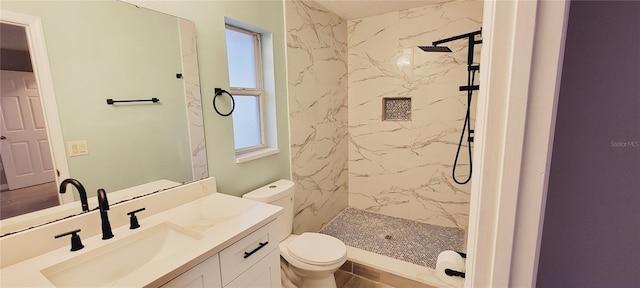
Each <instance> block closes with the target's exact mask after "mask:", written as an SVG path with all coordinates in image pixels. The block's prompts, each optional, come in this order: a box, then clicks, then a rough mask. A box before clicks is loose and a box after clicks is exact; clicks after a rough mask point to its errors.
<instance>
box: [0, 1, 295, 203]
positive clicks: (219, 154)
mask: <svg viewBox="0 0 640 288" xmlns="http://www.w3.org/2000/svg"><path fill="white" fill-rule="evenodd" d="M113 2H115V1H100V2H89V3H94V4H83V2H81V1H77V2H67V4H68V5H70V6H72V7H75V6H82V5H108V3H113ZM127 2H135V1H127ZM34 3H35V2H30V1H29V2H9V1H3V3H2V9H7V10H13V11H16V12H21V13H25V14H31V15H36V16H40V17H42V18H43V25H44V26H45V34H46V35H45V37H46V41H47V46H48V50H49V51H50V52H49V57H50V62H51V69H52V73H53V74H54V79H53V80H54V86H55V89H56V97H57V98H58V105H74V106H72V108H70V110H72V112H71V113H73V114H79V115H80V117H82V119H91V118H93V117H97V116H99V115H102V114H107V113H111V114H109V115H113V116H112V117H108V118H105V119H108V120H104V121H102V122H99V123H98V124H96V125H95V126H92V127H86V126H87V123H86V122H88V121H84V120H81V121H77V122H74V121H72V120H70V119H69V118H68V117H67V116H65V115H67V114H68V113H66V112H64V111H61V118H62V119H61V122H62V125H63V126H64V127H63V129H65V130H66V126H67V125H70V126H73V127H74V128H78V129H83V130H86V129H87V128H89V129H91V128H97V127H99V128H100V129H106V131H107V132H101V133H94V134H99V135H87V136H83V135H81V134H78V133H79V132H77V133H76V132H69V133H67V132H66V131H65V133H64V134H65V135H64V137H65V141H71V140H83V139H81V138H79V137H81V136H82V137H84V139H87V140H89V150H90V153H91V154H90V155H92V154H94V153H97V151H101V150H103V149H104V150H108V152H109V153H108V154H107V155H108V156H107V157H110V158H121V159H117V161H115V165H109V166H106V165H104V164H103V165H101V164H99V163H98V164H91V165H90V166H98V167H99V168H100V170H99V171H97V172H87V173H85V174H84V175H83V176H82V179H84V178H90V177H96V178H97V179H96V181H98V179H99V181H100V182H99V183H105V185H103V186H107V185H106V184H107V183H109V182H110V181H111V180H110V179H114V177H113V176H109V175H108V174H107V173H109V172H110V171H113V170H124V171H127V172H129V173H127V175H126V176H125V177H127V178H132V180H140V181H141V182H146V181H144V180H146V179H144V177H140V176H139V175H138V174H137V173H138V172H139V171H145V170H149V169H160V168H171V167H170V166H171V164H168V163H169V162H165V161H163V160H160V159H155V158H153V157H154V156H153V155H156V156H157V155H162V154H173V155H174V156H175V155H179V156H178V157H180V158H181V160H185V161H189V160H188V159H182V158H183V157H188V154H187V155H184V153H183V152H184V151H188V149H189V147H188V142H187V143H183V144H175V145H174V146H172V147H170V148H169V149H173V151H174V152H173V153H156V152H153V150H156V149H160V148H159V147H158V146H164V145H168V143H165V142H169V141H168V140H167V139H164V138H154V139H151V142H153V143H154V145H149V146H146V145H145V146H143V147H144V149H143V150H142V151H140V152H137V153H136V154H138V155H140V154H144V155H145V156H147V157H151V158H153V160H152V161H149V162H148V163H134V162H140V161H130V160H129V159H133V158H132V157H127V156H125V155H123V152H122V151H121V149H125V148H126V147H125V146H127V145H134V146H140V145H142V140H136V141H130V140H126V139H129V138H131V137H133V136H135V135H138V134H147V132H148V130H144V129H143V130H140V129H137V130H136V131H137V132H131V133H130V134H128V135H123V136H118V137H119V138H120V139H122V142H121V143H122V144H121V145H113V144H107V143H113V141H111V142H107V141H106V140H104V141H102V140H99V139H104V138H109V139H113V138H114V137H116V136H115V134H116V133H119V132H117V131H118V130H119V128H118V127H122V126H133V125H137V124H138V123H144V122H156V121H161V120H163V119H164V120H171V121H170V122H171V123H165V124H163V125H162V126H159V127H158V128H156V129H157V130H160V131H169V130H171V131H174V130H175V129H176V127H174V126H176V125H177V123H178V122H179V121H178V119H176V118H182V117H184V115H182V114H181V113H184V112H180V113H179V112H177V111H176V112H175V113H167V112H162V110H161V109H158V108H157V107H154V106H153V105H151V106H146V105H139V106H132V107H122V108H120V107H119V108H118V110H116V109H113V108H114V107H108V106H107V105H106V104H103V103H104V99H106V98H118V97H117V96H115V95H108V96H107V95H99V94H100V91H101V90H102V88H98V87H97V86H96V85H98V84H97V83H96V82H98V83H106V82H107V80H109V83H111V82H112V79H95V78H97V77H95V76H94V74H93V73H94V72H96V70H97V69H94V68H88V69H86V70H83V71H73V74H74V77H77V76H83V77H84V79H85V80H84V81H83V82H86V84H85V85H84V86H83V88H82V89H75V88H74V89H66V90H64V88H59V87H58V86H59V85H60V84H58V83H57V82H59V79H58V76H56V72H57V70H56V69H61V68H60V67H61V65H63V64H64V63H61V62H60V61H58V60H56V59H55V56H54V55H52V54H54V53H52V52H53V50H52V49H56V47H57V46H59V47H58V48H62V49H73V51H66V52H70V53H74V54H75V53H81V52H80V51H78V50H80V49H77V48H78V47H72V45H69V44H64V43H60V44H59V45H57V44H56V43H55V41H54V40H52V39H51V40H50V39H49V38H51V36H50V35H48V34H50V33H54V32H50V31H51V29H50V28H47V27H46V26H47V23H49V22H52V21H57V23H62V24H64V25H65V26H74V27H72V28H73V29H79V30H80V29H81V28H82V27H75V26H83V25H85V24H84V21H83V19H84V20H86V19H91V18H104V20H105V21H108V22H109V23H110V24H112V25H117V26H120V23H121V22H123V21H133V22H135V23H142V22H143V21H140V20H139V18H136V17H141V16H132V17H133V18H132V19H129V18H128V17H127V16H118V17H114V16H110V15H107V14H106V10H104V11H102V12H100V13H98V15H88V14H85V13H76V14H80V15H81V16H78V15H60V14H59V13H60V11H55V10H53V9H47V8H46V6H47V5H50V4H49V3H51V2H45V3H44V4H43V3H37V4H38V5H34ZM85 3H86V2H85ZM95 3H98V4H95ZM118 4H124V3H118ZM125 5H128V6H130V5H129V4H125ZM136 5H139V6H141V7H148V8H150V9H153V10H157V11H160V12H164V13H167V14H171V15H175V16H178V17H182V18H185V19H189V20H192V21H194V22H195V25H196V33H197V36H196V37H197V46H198V59H199V60H198V62H199V70H200V82H201V91H202V98H203V99H202V104H203V110H204V112H203V114H204V123H205V124H204V125H205V134H206V135H205V137H206V145H207V158H208V164H209V175H210V176H215V177H216V179H217V182H218V190H219V191H220V192H223V193H227V194H232V195H238V196H239V195H241V194H243V193H244V192H246V191H249V190H251V189H254V188H256V187H259V186H261V185H264V184H267V183H269V182H271V181H275V180H277V179H282V178H287V179H290V177H291V176H290V175H291V174H290V162H289V127H288V109H287V90H286V89H287V88H286V85H287V83H286V70H285V69H286V62H285V61H286V60H285V48H286V47H285V34H284V33H285V30H284V8H283V2H282V1H143V2H136ZM34 6H36V7H34ZM50 14H51V15H50ZM53 16H56V17H55V19H53ZM74 17H80V19H77V20H74V21H71V20H70V19H74ZM225 17H227V18H229V19H233V20H236V21H240V22H243V23H246V24H248V25H251V26H254V27H256V28H258V29H260V30H263V31H269V32H271V35H272V42H273V66H274V75H272V77H273V79H274V81H273V82H274V84H275V89H274V90H275V93H274V95H271V97H274V98H275V105H276V107H275V110H276V115H275V120H276V123H277V131H278V137H277V143H278V148H279V149H280V153H278V154H276V155H271V156H267V157H264V158H260V159H256V160H252V161H249V162H245V163H240V164H237V163H236V162H235V153H234V146H233V127H232V121H231V117H227V118H225V117H221V116H219V115H217V114H216V113H215V112H214V110H213V107H212V106H211V100H212V98H213V91H214V88H216V87H221V88H224V89H227V88H228V87H229V79H228V75H227V60H226V46H225V33H224V25H225ZM158 21H159V20H158ZM163 25H165V24H163V23H160V22H158V23H157V26H156V25H154V26H153V27H156V28H159V27H164V28H161V29H163V31H164V33H177V32H176V31H174V30H176V28H170V27H167V26H163ZM84 30H87V29H84ZM55 33H64V32H55ZM143 34H146V33H138V34H137V35H138V36H140V37H143V36H145V37H146V36H151V35H143ZM149 34H152V33H149ZM91 37H92V35H91V33H89V34H85V35H83V36H82V37H80V39H87V38H89V39H91ZM67 38H69V37H67ZM71 40H74V39H67V40H66V41H71ZM75 40H77V39H75ZM83 42H90V41H83ZM91 42H93V43H90V44H92V45H96V46H97V47H104V46H102V45H108V41H105V40H104V39H98V40H96V41H91ZM159 47H162V48H166V49H169V47H164V45H156V48H159ZM175 49H178V47H175ZM152 50H153V49H150V48H143V47H140V51H141V52H144V53H152V52H151V51H152ZM110 51H112V50H111V49H106V47H105V49H103V50H102V51H101V52H102V53H103V54H102V55H103V56H105V57H107V56H109V54H110ZM91 61H97V59H93V60H91ZM109 61H110V62H115V63H122V64H124V63H125V62H127V61H126V60H124V59H117V58H116V59H109ZM88 64H89V65H90V66H91V67H99V66H98V65H97V63H88ZM167 65H173V64H167ZM176 65H178V63H176ZM140 66H142V65H140ZM176 67H180V66H179V65H178V66H176ZM177 69H178V70H179V69H180V68H177ZM145 71H147V72H148V73H149V74H153V75H147V76H149V77H151V78H153V79H152V80H153V82H152V83H155V85H166V84H168V83H171V82H172V81H173V82H179V81H175V80H176V79H175V75H156V74H155V73H156V71H155V69H146V70H145ZM113 77H115V75H114V76H113ZM172 77H173V78H172ZM88 83H91V84H88ZM108 86H116V88H119V89H120V90H119V92H118V93H117V94H120V95H123V94H122V93H123V92H122V91H126V92H127V93H132V92H131V91H130V90H129V89H128V88H129V87H128V86H129V85H126V84H120V82H118V83H116V84H112V85H108ZM148 86H149V87H147V88H153V86H154V85H148ZM180 89H182V88H181V86H180ZM72 90H79V91H76V92H78V93H80V94H82V95H83V97H85V98H88V97H92V98H94V97H95V98H96V99H98V100H99V101H97V102H96V103H98V104H95V105H94V104H90V103H88V102H76V101H65V100H63V98H62V97H66V96H65V95H66V93H68V91H72ZM161 90H162V91H161V92H158V93H161V94H155V96H145V97H144V98H148V97H158V98H160V99H161V103H162V106H163V108H164V106H165V105H167V106H168V102H167V101H168V99H170V97H172V95H173V92H168V90H169V88H167V89H161ZM63 91H64V92H63ZM176 91H177V88H176ZM143 92H144V94H148V93H149V92H148V91H146V90H145V91H141V92H136V93H135V94H142V93H143ZM69 93H70V92H69ZM180 95H182V93H180ZM123 98H124V96H123ZM165 99H167V100H165ZM74 103H75V104H74ZM165 103H167V104H165ZM146 110H148V111H146ZM115 113H117V114H115ZM125 117H132V118H133V119H125ZM180 121H181V120H180ZM181 132H184V133H186V128H185V129H184V131H181ZM176 133H177V132H176ZM89 136H92V137H96V138H95V139H94V138H89ZM138 144H139V145H138ZM116 146H117V147H116ZM145 149H146V150H145ZM94 151H95V152H94ZM118 151H119V152H118ZM121 156H122V157H121ZM157 157H159V156H157ZM73 158H75V159H73ZM73 158H72V159H70V166H71V175H74V177H77V178H80V177H78V176H75V175H76V174H77V173H83V171H84V170H83V168H76V167H82V166H78V165H88V163H85V162H83V161H84V160H81V159H88V158H87V157H86V156H85V158H83V157H73ZM185 161H182V162H180V163H181V164H182V163H186V164H190V162H185ZM137 164H150V165H147V166H146V167H137V166H135V165H137ZM184 171H186V170H184ZM78 175H80V174H78ZM165 178H168V179H172V178H170V177H165ZM82 179H81V181H83V180H82ZM172 180H174V179H172ZM83 183H84V181H83ZM94 188H95V187H87V190H92V191H95V189H94ZM108 191H109V190H108Z"/></svg>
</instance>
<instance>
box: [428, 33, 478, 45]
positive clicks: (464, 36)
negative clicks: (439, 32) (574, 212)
mask: <svg viewBox="0 0 640 288" xmlns="http://www.w3.org/2000/svg"><path fill="white" fill-rule="evenodd" d="M480 34H482V30H478V31H474V32H471V33H467V34H462V35H458V36H453V37H449V38H446V39H442V40H438V41H433V43H432V44H433V46H438V45H439V44H442V43H447V42H451V41H455V40H460V39H464V38H470V37H474V36H476V35H480ZM471 40H472V41H474V40H473V38H471Z"/></svg>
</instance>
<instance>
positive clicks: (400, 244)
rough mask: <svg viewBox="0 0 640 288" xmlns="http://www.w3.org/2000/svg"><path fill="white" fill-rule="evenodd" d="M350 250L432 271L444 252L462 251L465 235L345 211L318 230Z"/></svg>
mask: <svg viewBox="0 0 640 288" xmlns="http://www.w3.org/2000/svg"><path fill="white" fill-rule="evenodd" d="M320 233H324V234H327V235H331V236H333V237H336V238H338V239H340V240H342V241H343V242H344V243H345V244H347V245H348V246H351V247H356V248H359V249H362V250H365V251H369V252H373V253H376V254H380V255H384V256H388V257H391V258H395V259H399V260H402V261H405V262H409V263H413V264H416V265H420V266H423V267H429V268H432V269H435V267H436V261H437V259H438V254H440V252H442V251H444V250H454V251H463V249H464V248H463V247H464V239H465V232H464V230H462V229H459V228H455V227H442V226H435V225H430V224H426V223H421V222H417V221H412V220H407V219H403V218H398V217H391V216H387V215H383V214H378V213H373V212H368V211H364V210H358V209H354V208H347V209H345V210H344V211H342V212H340V214H339V215H338V216H337V217H336V218H334V219H333V220H332V221H331V222H330V223H329V224H327V225H326V226H325V227H324V228H322V229H321V230H320Z"/></svg>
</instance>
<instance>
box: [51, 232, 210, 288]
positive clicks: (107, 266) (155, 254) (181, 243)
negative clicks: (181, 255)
mask: <svg viewBox="0 0 640 288" xmlns="http://www.w3.org/2000/svg"><path fill="white" fill-rule="evenodd" d="M98 237H99V236H98ZM116 237H117V235H116ZM202 237H204V236H203V235H202V234H199V233H198V232H194V231H191V230H188V229H185V228H183V227H180V226H178V225H175V224H173V223H170V222H163V223H161V224H158V225H156V226H154V227H151V228H149V229H146V230H143V231H140V232H137V233H135V234H133V235H130V236H128V237H125V238H122V239H119V240H117V241H114V242H112V243H109V244H107V245H105V246H102V247H100V248H96V249H94V250H92V251H88V252H87V253H84V254H81V255H78V256H76V257H74V258H71V259H69V260H66V261H64V262H61V263H58V264H55V265H53V266H50V267H48V268H45V269H43V270H42V271H41V272H42V274H43V275H44V276H45V277H47V279H48V280H49V281H51V283H52V284H54V285H55V286H57V287H103V286H109V285H110V284H112V283H115V282H117V281H118V280H119V279H121V278H123V277H126V276H128V275H131V274H133V273H136V270H139V269H140V268H142V267H144V266H145V265H147V264H148V263H152V262H154V261H157V260H159V259H162V258H164V257H166V256H169V255H171V254H173V253H176V252H179V251H180V250H183V249H185V248H188V247H190V245H192V243H194V242H196V241H198V240H199V239H201V238H202ZM112 240H113V239H112ZM87 248H91V247H86V246H85V248H84V249H87ZM79 252H82V250H80V251H79Z"/></svg>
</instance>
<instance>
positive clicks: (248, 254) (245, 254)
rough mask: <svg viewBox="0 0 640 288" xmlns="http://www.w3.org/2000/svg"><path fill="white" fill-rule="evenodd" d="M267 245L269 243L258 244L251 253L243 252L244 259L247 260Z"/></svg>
mask: <svg viewBox="0 0 640 288" xmlns="http://www.w3.org/2000/svg"><path fill="white" fill-rule="evenodd" d="M267 244H269V241H266V242H264V243H262V242H260V245H258V247H256V249H253V250H252V251H251V252H244V259H247V258H248V257H249V256H251V255H253V253H256V252H258V250H260V249H262V247H264V246H267Z"/></svg>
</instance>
